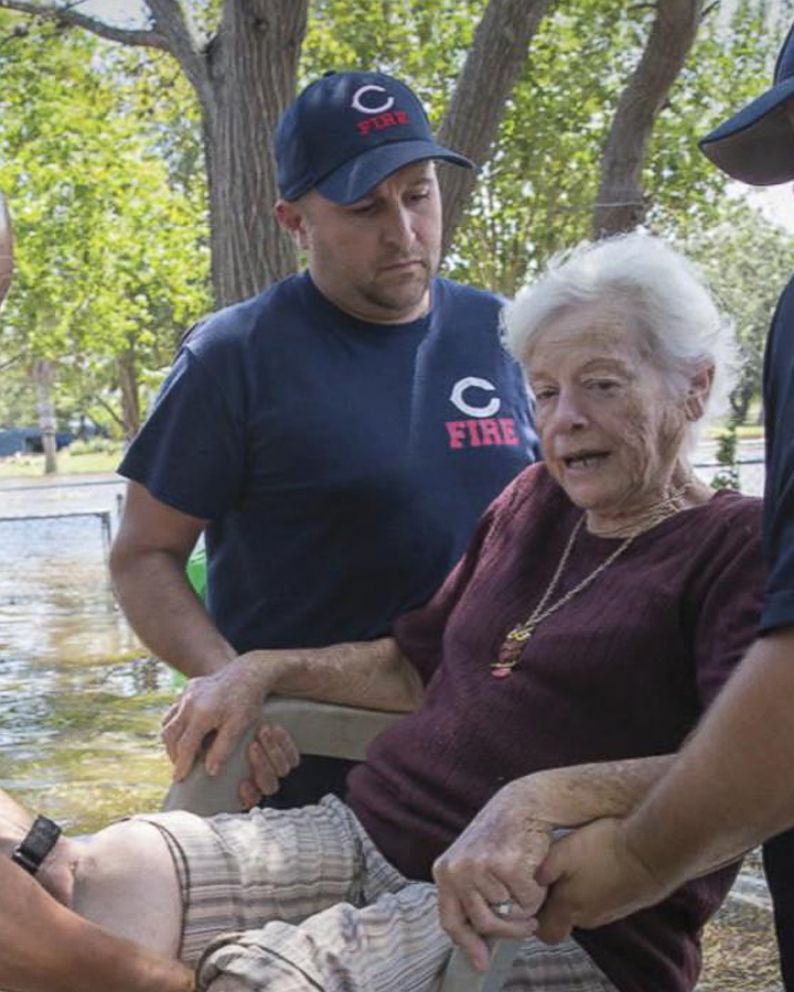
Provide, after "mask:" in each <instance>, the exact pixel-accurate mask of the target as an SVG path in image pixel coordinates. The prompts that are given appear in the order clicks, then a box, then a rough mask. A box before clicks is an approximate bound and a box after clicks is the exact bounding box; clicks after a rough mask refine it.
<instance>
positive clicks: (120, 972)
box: [0, 862, 193, 992]
mask: <svg viewBox="0 0 794 992" xmlns="http://www.w3.org/2000/svg"><path fill="white" fill-rule="evenodd" d="M0 987H2V988H4V989H8V990H9V992H12V990H13V992H45V990H46V992H97V990H98V989H107V990H111V989H112V990H113V992H190V990H191V989H192V988H193V975H192V972H191V971H190V969H188V968H187V967H185V966H184V965H182V964H180V963H179V962H177V961H169V960H168V959H166V958H163V957H161V956H159V955H156V954H153V953H150V952H149V951H147V950H146V949H145V948H143V947H141V946H139V945H138V944H134V943H132V942H131V941H128V940H124V939H122V938H121V937H116V936H113V935H112V934H110V933H107V932H106V931H104V930H102V929H101V928H100V927H97V926H95V925H94V924H92V923H89V922H88V921H86V920H84V919H82V918H81V917H79V916H77V915H76V914H75V913H73V912H72V911H71V910H69V909H67V908H66V907H64V906H61V905H60V903H57V902H56V901H55V900H54V899H53V898H52V897H51V896H50V895H48V893H46V892H45V891H44V890H43V889H42V888H41V886H40V885H39V884H38V883H37V882H35V881H34V880H33V879H32V878H30V877H29V876H28V875H26V874H25V873H24V872H22V871H21V870H20V869H18V868H16V866H14V865H11V864H10V863H8V862H6V863H3V864H2V865H1V866H0Z"/></svg>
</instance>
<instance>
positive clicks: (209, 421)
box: [119, 347, 246, 520]
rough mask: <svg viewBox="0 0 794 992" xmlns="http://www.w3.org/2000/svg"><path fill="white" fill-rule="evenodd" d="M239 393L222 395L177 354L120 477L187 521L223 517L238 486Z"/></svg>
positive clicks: (200, 365) (196, 363)
mask: <svg viewBox="0 0 794 992" xmlns="http://www.w3.org/2000/svg"><path fill="white" fill-rule="evenodd" d="M241 390H242V379H241V381H240V382H239V383H238V386H237V389H236V390H234V389H231V390H226V391H223V390H222V389H221V387H220V383H219V382H218V381H217V377H216V376H213V375H211V374H210V373H209V371H208V369H207V367H206V364H205V361H204V360H203V359H202V358H199V357H197V356H196V355H195V354H194V353H193V351H192V350H191V349H190V348H189V347H183V348H182V350H181V351H180V353H179V355H178V356H177V359H176V361H175V363H174V366H173V368H172V370H171V372H170V374H169V375H168V378H167V379H166V380H165V382H164V383H163V386H162V388H161V390H160V393H159V394H158V396H157V399H156V400H155V403H154V407H153V408H152V411H151V413H150V414H149V417H148V418H147V420H146V423H145V424H144V425H143V427H142V429H141V431H140V433H139V434H138V436H137V437H136V438H135V440H134V441H133V443H132V445H131V446H130V448H129V450H128V451H127V454H126V455H125V457H124V460H123V461H122V463H121V465H120V466H119V474H121V475H123V476H125V477H126V478H128V479H131V480H133V481H134V482H138V483H140V484H141V485H142V486H145V488H146V489H147V490H148V491H149V492H150V493H151V495H152V496H154V497H155V499H158V500H160V501H161V502H162V503H166V504H167V505H169V506H172V507H174V508H175V509H177V510H181V511H182V512H183V513H187V514H190V515H191V516H194V517H200V518H202V519H205V520H212V519H215V518H217V517H219V516H221V515H222V514H223V513H225V512H227V511H228V509H229V508H230V507H232V506H233V505H235V503H236V502H237V501H238V499H239V497H240V492H241V488H242V485H243V479H244V468H245V461H246V430H245V423H244V417H243V414H242V410H236V409H234V408H233V406H232V403H231V402H230V397H234V396H235V395H238V394H239V393H240V392H241ZM241 405H242V404H241Z"/></svg>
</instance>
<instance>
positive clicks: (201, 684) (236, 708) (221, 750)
mask: <svg viewBox="0 0 794 992" xmlns="http://www.w3.org/2000/svg"><path fill="white" fill-rule="evenodd" d="M255 655H256V652H250V653H249V654H247V655H240V656H239V657H237V658H235V659H234V660H233V661H231V662H229V663H228V664H226V665H224V667H223V668H222V669H220V670H219V671H217V672H215V673H214V674H212V675H203V676H200V677H198V678H193V679H190V680H189V681H188V683H187V685H186V686H185V688H184V690H183V692H182V695H181V696H180V697H179V699H178V700H177V701H176V703H174V705H173V706H172V707H171V708H170V709H169V710H168V712H167V713H166V715H165V717H164V719H163V729H162V738H163V743H164V744H165V748H166V751H167V752H168V756H169V758H170V759H171V761H172V763H173V765H174V780H175V781H177V782H179V781H181V780H182V779H184V778H185V776H186V775H187V774H188V772H189V771H190V769H191V768H192V767H193V764H194V762H195V761H196V759H197V758H198V757H199V755H200V754H201V749H202V746H203V745H204V742H205V740H206V739H207V738H208V735H213V737H212V739H211V743H210V744H209V746H208V748H207V753H206V755H205V757H204V766H205V768H206V770H207V774H208V775H217V774H218V771H219V770H220V768H221V766H222V765H223V763H224V762H225V761H226V760H227V759H228V758H229V757H230V756H231V754H232V752H233V751H234V748H235V746H236V744H237V742H238V740H239V739H240V736H241V735H242V734H243V733H244V731H245V730H247V729H248V727H250V726H255V727H256V734H255V737H254V739H253V741H252V742H251V744H250V745H249V748H248V763H249V773H250V774H249V777H248V778H246V779H244V780H243V781H242V782H241V783H240V789H239V795H240V801H241V803H242V804H243V806H244V807H245V808H250V807H251V806H254V805H255V804H256V803H257V802H258V801H259V798H260V796H261V795H266V796H269V795H273V794H274V793H275V792H277V791H278V788H279V784H280V780H281V779H282V778H284V777H285V776H286V775H288V774H289V772H291V771H292V769H293V768H295V767H296V766H297V764H298V762H299V760H300V755H299V754H298V749H297V747H296V746H295V743H294V741H293V740H292V738H291V737H290V735H289V733H288V732H287V731H286V730H285V729H284V728H283V727H280V726H278V725H277V724H269V723H266V722H265V721H264V720H263V718H262V705H263V703H264V701H265V699H266V698H267V697H268V695H270V693H271V692H272V691H273V688H274V682H275V672H274V670H273V666H268V665H267V664H262V663H261V662H260V661H259V660H258V659H257V658H256V657H255Z"/></svg>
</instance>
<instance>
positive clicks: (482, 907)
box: [433, 789, 551, 971]
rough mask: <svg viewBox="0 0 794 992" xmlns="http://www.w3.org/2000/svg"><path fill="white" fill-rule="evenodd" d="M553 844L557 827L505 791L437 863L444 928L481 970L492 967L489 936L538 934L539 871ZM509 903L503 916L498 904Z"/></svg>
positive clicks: (486, 807)
mask: <svg viewBox="0 0 794 992" xmlns="http://www.w3.org/2000/svg"><path fill="white" fill-rule="evenodd" d="M550 842H551V824H549V823H545V822H543V821H541V820H535V819H533V818H532V817H531V815H529V813H528V811H527V805H526V803H525V802H523V801H521V798H520V797H516V796H515V795H514V794H513V793H512V792H510V791H509V789H508V790H502V792H499V793H497V795H496V796H494V798H493V799H492V800H491V801H490V802H489V803H488V804H487V805H486V806H484V807H483V809H482V810H480V812H479V813H478V814H477V816H476V817H475V818H474V820H472V822H471V823H470V824H469V826H468V827H467V828H466V829H465V830H464V832H463V833H462V834H461V835H460V837H458V839H457V840H456V841H455V843H454V844H453V845H452V846H451V847H450V848H449V849H448V850H447V851H445V852H444V854H442V855H441V857H440V858H438V859H437V861H436V863H435V864H434V866H433V877H434V879H435V881H436V885H437V886H438V911H439V916H440V918H441V925H442V926H443V928H444V929H445V930H446V932H447V933H448V934H449V936H450V937H451V938H452V940H453V941H454V943H455V944H457V946H458V947H460V948H461V949H462V950H463V951H465V953H466V954H467V955H468V957H469V960H470V961H471V963H472V965H473V966H474V967H475V968H476V969H477V970H478V971H485V970H486V969H487V967H488V960H489V950H488V945H487V943H486V939H485V938H487V937H508V938H513V939H521V938H524V937H528V936H530V935H531V934H532V933H534V931H535V928H536V923H535V920H534V916H535V913H536V912H537V909H538V907H539V906H540V904H541V902H542V901H543V897H544V894H545V892H544V889H543V888H542V886H540V885H538V883H537V882H536V880H535V870H536V869H537V867H538V865H539V864H540V863H541V861H542V860H543V858H544V857H545V855H546V853H547V851H548V849H549V844H550ZM506 900H509V901H510V902H511V903H512V908H511V910H510V914H509V916H500V915H498V914H497V913H495V912H494V909H493V905H494V904H495V903H500V902H504V901H506Z"/></svg>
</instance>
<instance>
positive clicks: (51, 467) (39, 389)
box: [31, 359, 58, 475]
mask: <svg viewBox="0 0 794 992" xmlns="http://www.w3.org/2000/svg"><path fill="white" fill-rule="evenodd" d="M31 375H32V378H33V381H34V382H35V384H36V410H37V412H38V415H39V430H40V431H41V447H42V450H43V451H44V474H45V475H55V473H56V472H57V471H58V446H57V442H56V440H55V407H54V406H53V403H52V382H53V379H54V372H53V368H52V363H51V362H48V361H45V360H44V359H41V360H39V361H37V362H36V363H35V364H34V366H33V369H32V372H31Z"/></svg>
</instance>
